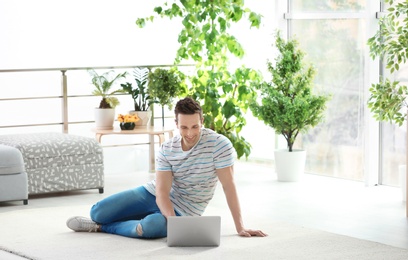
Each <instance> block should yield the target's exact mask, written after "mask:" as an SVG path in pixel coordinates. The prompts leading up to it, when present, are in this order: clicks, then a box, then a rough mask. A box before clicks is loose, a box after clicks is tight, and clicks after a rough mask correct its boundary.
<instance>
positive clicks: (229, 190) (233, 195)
mask: <svg viewBox="0 0 408 260" xmlns="http://www.w3.org/2000/svg"><path fill="white" fill-rule="evenodd" d="M217 175H218V179H219V180H220V182H221V184H222V188H223V190H224V194H225V197H226V199H227V203H228V207H229V209H230V211H231V214H232V218H233V219H234V223H235V229H236V230H237V232H238V234H239V235H240V236H245V237H250V236H261V237H264V236H266V234H265V233H263V232H262V231H261V230H252V229H246V228H245V227H244V223H243V220H242V215H241V206H240V204H239V199H238V193H237V189H236V186H235V182H234V169H233V166H230V167H226V168H222V169H218V170H217Z"/></svg>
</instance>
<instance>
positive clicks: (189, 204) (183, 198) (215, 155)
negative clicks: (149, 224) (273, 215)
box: [144, 128, 235, 216]
mask: <svg viewBox="0 0 408 260" xmlns="http://www.w3.org/2000/svg"><path fill="white" fill-rule="evenodd" d="M234 156H235V150H234V147H233V146H232V144H231V142H230V140H229V139H228V138H226V137H225V136H223V135H220V134H218V133H216V132H214V131H212V130H210V129H207V128H202V129H201V137H200V140H199V141H198V142H197V144H196V145H195V146H194V147H193V148H191V149H190V150H189V151H183V150H182V148H181V136H179V135H177V136H175V137H173V138H172V139H170V140H168V141H166V142H164V143H163V144H162V146H161V148H160V151H159V152H158V154H157V157H156V169H157V170H158V171H171V172H172V173H173V183H172V188H171V191H170V200H171V202H172V203H173V205H174V208H175V210H176V211H177V212H178V213H180V214H181V215H188V216H201V215H202V214H203V212H204V210H205V208H206V207H207V205H208V203H209V201H210V200H211V199H212V197H213V195H214V191H215V188H216V186H217V181H218V177H217V174H216V172H215V170H216V169H222V168H225V167H228V166H232V165H233V164H234ZM144 187H145V188H146V189H147V190H148V191H149V192H150V193H151V194H153V195H155V194H156V182H155V181H151V182H149V183H147V184H145V185H144Z"/></svg>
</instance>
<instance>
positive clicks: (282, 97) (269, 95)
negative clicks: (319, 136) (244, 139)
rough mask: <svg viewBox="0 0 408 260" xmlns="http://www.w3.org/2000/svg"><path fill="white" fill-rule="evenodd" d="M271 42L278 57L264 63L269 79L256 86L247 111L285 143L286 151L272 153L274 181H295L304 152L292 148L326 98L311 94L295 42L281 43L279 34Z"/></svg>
mask: <svg viewBox="0 0 408 260" xmlns="http://www.w3.org/2000/svg"><path fill="white" fill-rule="evenodd" d="M275 40H276V44H275V45H276V48H277V49H278V56H277V57H276V59H275V63H274V64H273V63H272V62H269V61H268V62H267V67H268V71H269V72H270V73H271V76H272V79H271V81H270V82H262V83H261V84H260V85H259V86H257V88H258V90H259V93H260V97H259V100H252V101H251V104H250V108H251V111H252V112H253V114H254V116H256V117H258V119H260V120H262V121H263V122H264V123H265V124H266V125H268V126H270V127H272V128H274V130H275V132H276V133H277V134H281V135H283V136H284V137H285V139H286V141H287V149H284V150H276V151H275V166H276V173H277V175H278V180H279V181H297V180H298V179H299V177H300V176H301V174H302V173H303V171H304V166H305V161H306V151H305V150H303V149H293V145H294V143H295V140H296V138H297V137H298V134H300V133H302V132H303V133H305V132H307V130H309V129H310V128H312V127H314V126H316V125H317V124H318V123H319V122H321V121H322V119H323V112H324V111H325V109H326V102H327V101H328V99H329V96H328V95H315V94H313V93H312V86H313V79H314V75H315V70H314V68H313V67H312V66H311V65H309V66H307V65H306V64H305V62H304V61H303V57H304V55H305V54H304V53H303V52H302V51H301V50H300V49H299V47H298V43H297V41H296V40H295V39H292V40H288V41H285V40H284V39H282V38H281V36H280V34H279V32H277V33H276V39H275Z"/></svg>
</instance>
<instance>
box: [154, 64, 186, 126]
mask: <svg viewBox="0 0 408 260" xmlns="http://www.w3.org/2000/svg"><path fill="white" fill-rule="evenodd" d="M184 78H185V76H184V74H183V73H182V72H180V71H179V70H178V69H177V68H176V67H172V68H170V69H162V68H157V69H155V70H154V71H151V72H150V73H149V77H148V79H149V83H148V92H149V94H150V96H151V98H152V102H154V103H158V104H160V105H161V106H162V120H163V125H164V106H168V108H169V109H172V107H173V99H174V98H175V97H180V96H182V95H184V94H185V93H186V92H187V87H186V85H185V82H184Z"/></svg>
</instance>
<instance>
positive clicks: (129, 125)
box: [120, 122, 136, 130]
mask: <svg viewBox="0 0 408 260" xmlns="http://www.w3.org/2000/svg"><path fill="white" fill-rule="evenodd" d="M135 126H136V124H135V123H133V122H130V123H125V122H122V123H120V129H122V130H133V129H135Z"/></svg>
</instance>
